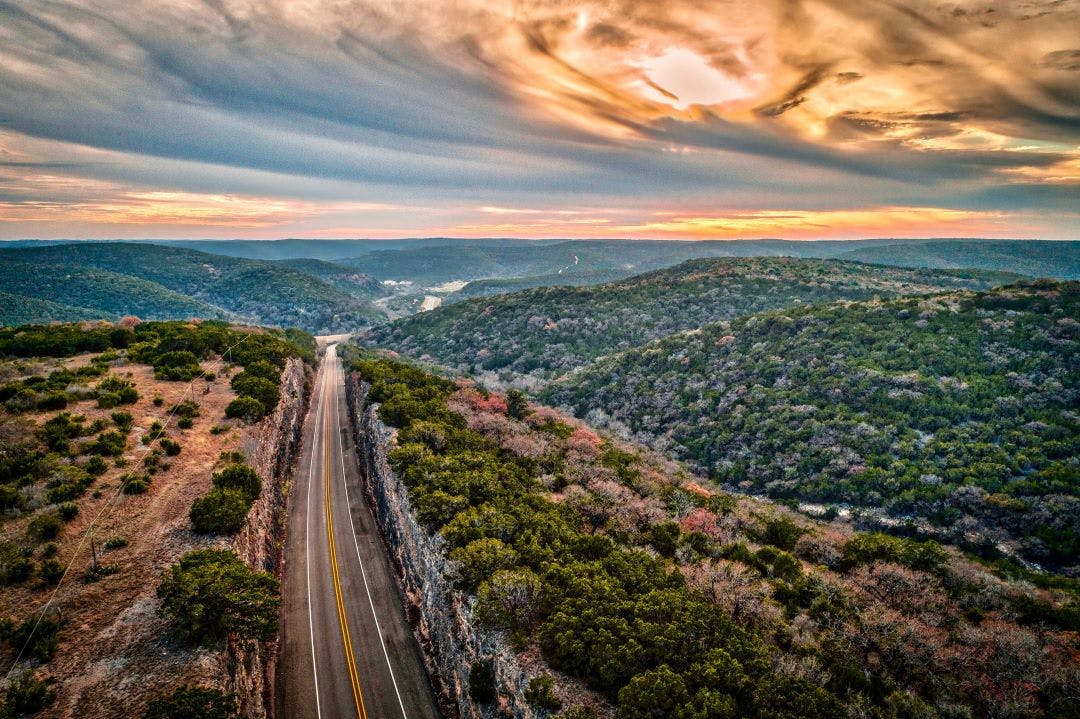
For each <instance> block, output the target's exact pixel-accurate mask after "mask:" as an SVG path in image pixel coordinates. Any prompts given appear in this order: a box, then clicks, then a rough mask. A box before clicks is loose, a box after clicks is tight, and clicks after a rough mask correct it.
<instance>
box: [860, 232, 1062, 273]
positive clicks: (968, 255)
mask: <svg viewBox="0 0 1080 719" xmlns="http://www.w3.org/2000/svg"><path fill="white" fill-rule="evenodd" d="M839 257H840V258H841V259H846V260H859V261H862V262H876V263H879V264H883V265H897V266H900V267H935V268H939V269H946V268H957V267H974V268H978V269H983V270H1007V271H1010V272H1020V273H1022V274H1025V275H1029V276H1031V277H1055V278H1057V279H1062V280H1076V279H1080V242H1046V241H1032V240H996V241H988V240H967V241H962V240H954V241H949V242H916V243H907V242H898V243H896V244H889V245H870V246H865V247H860V248H858V249H854V250H851V251H849V252H845V253H843V254H841V255H839Z"/></svg>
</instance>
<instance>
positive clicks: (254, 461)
mask: <svg viewBox="0 0 1080 719" xmlns="http://www.w3.org/2000/svg"><path fill="white" fill-rule="evenodd" d="M310 374H311V371H310V369H308V368H307V366H306V365H304V363H303V362H302V361H300V360H299V359H296V358H290V359H289V360H288V361H287V363H286V365H285V370H284V372H282V375H281V401H280V402H279V403H278V406H277V407H276V408H275V409H274V411H273V413H271V414H270V415H269V416H268V417H267V418H266V419H265V420H263V421H262V422H261V423H259V425H258V427H256V428H255V431H254V432H253V433H252V434H251V435H250V436H249V438H248V441H247V442H246V443H245V446H244V454H245V455H246V456H247V461H248V463H249V464H250V465H251V466H252V467H253V468H254V469H255V471H257V472H258V473H259V476H260V477H262V494H261V495H260V496H259V498H258V500H256V501H255V504H254V505H252V507H251V511H250V513H249V514H248V520H247V524H245V525H244V528H243V529H242V530H240V532H239V533H238V534H237V535H236V537H235V539H234V540H233V549H234V550H236V553H237V554H238V555H239V556H240V557H242V558H243V559H244V560H245V561H246V562H247V563H248V564H249V565H251V566H252V567H254V568H255V569H261V570H265V571H267V572H270V573H271V574H273V575H274V576H276V577H277V578H278V579H279V580H280V579H281V552H282V548H283V546H284V538H285V493H286V492H285V490H286V484H287V482H288V479H289V477H290V476H291V471H290V470H291V468H292V465H293V462H294V461H295V460H296V457H297V454H298V453H299V450H300V441H301V434H302V430H303V426H304V414H305V413H306V411H307V404H308V400H309V387H310V385H311V376H310ZM276 658H277V640H276V639H275V640H271V641H270V642H266V643H264V644H256V643H251V642H237V641H234V640H230V641H229V646H228V653H227V657H226V661H227V667H228V671H229V675H230V684H231V686H230V690H231V691H234V692H236V695H237V698H238V699H239V701H240V715H241V716H243V717H251V718H252V719H263V718H264V717H268V716H270V715H271V713H272V707H273V694H274V691H273V690H274V687H273V677H274V670H275V663H276Z"/></svg>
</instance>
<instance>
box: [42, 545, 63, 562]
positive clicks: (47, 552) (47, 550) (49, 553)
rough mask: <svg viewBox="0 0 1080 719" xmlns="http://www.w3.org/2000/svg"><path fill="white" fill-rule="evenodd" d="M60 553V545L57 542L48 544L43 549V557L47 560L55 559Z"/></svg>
mask: <svg viewBox="0 0 1080 719" xmlns="http://www.w3.org/2000/svg"><path fill="white" fill-rule="evenodd" d="M58 551H60V545H58V544H57V543H56V542H48V543H47V544H46V545H45V546H44V547H42V548H41V556H42V557H44V558H45V559H48V558H50V557H55V556H56V553H57V552H58Z"/></svg>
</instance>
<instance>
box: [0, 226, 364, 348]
mask: <svg viewBox="0 0 1080 719" xmlns="http://www.w3.org/2000/svg"><path fill="white" fill-rule="evenodd" d="M27 265H34V266H36V267H37V268H39V269H37V270H35V271H33V272H30V271H28V270H27V269H26V266H27ZM102 271H103V272H107V273H114V274H112V275H103V274H100V272H102ZM0 279H2V285H0V286H2V287H3V288H4V289H5V290H6V291H8V292H13V293H16V294H20V295H24V296H28V297H36V298H38V299H45V300H50V301H53V302H59V303H62V304H77V305H78V306H81V307H87V308H90V309H96V310H101V311H103V312H107V313H109V314H113V315H122V314H140V313H146V314H147V316H153V317H161V318H167V317H179V318H185V317H189V316H204V317H205V316H212V317H224V316H234V317H236V318H239V319H244V320H248V321H253V322H258V323H260V324H269V325H280V326H295V327H300V328H303V329H307V330H311V331H314V332H342V331H350V330H354V329H356V328H358V327H360V326H362V325H366V324H370V323H371V322H372V321H377V320H379V319H380V318H382V317H383V315H382V313H381V312H380V311H379V310H378V309H377V308H375V307H374V306H373V305H372V304H371V303H370V302H368V301H366V300H364V299H360V298H358V297H356V296H353V295H352V294H350V293H347V292H345V291H343V290H340V289H337V288H336V287H333V286H331V285H330V284H327V283H326V282H323V281H322V280H321V279H319V278H318V277H316V276H313V275H310V274H307V273H304V272H301V271H300V270H297V269H294V268H292V267H287V266H284V265H279V264H277V263H273V262H265V261H259V260H247V259H240V258H234V257H224V256H221V255H212V254H208V253H205V252H198V251H195V250H190V249H184V248H178V247H165V246H160V245H153V244H146V243H119V242H108V243H100V242H95V243H90V242H78V243H71V244H67V245H51V246H41V247H25V248H15V249H4V250H0ZM140 282H144V283H146V282H148V283H151V284H140ZM4 319H5V321H11V320H7V318H4Z"/></svg>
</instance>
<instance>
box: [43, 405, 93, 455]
mask: <svg viewBox="0 0 1080 719" xmlns="http://www.w3.org/2000/svg"><path fill="white" fill-rule="evenodd" d="M84 431H85V427H84V426H83V424H82V422H80V421H78V419H76V418H74V417H72V416H71V415H70V414H68V413H67V412H61V413H60V414H58V415H56V416H55V417H53V418H52V419H50V420H47V421H46V422H45V424H44V425H43V426H42V428H41V429H40V430H39V431H38V435H39V436H40V437H41V438H42V439H43V440H45V445H46V446H47V447H48V448H49V449H51V450H52V451H54V452H60V453H66V452H67V451H68V450H69V449H70V447H71V442H70V440H72V439H74V438H75V437H79V436H81V435H82V434H83V433H84Z"/></svg>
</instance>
